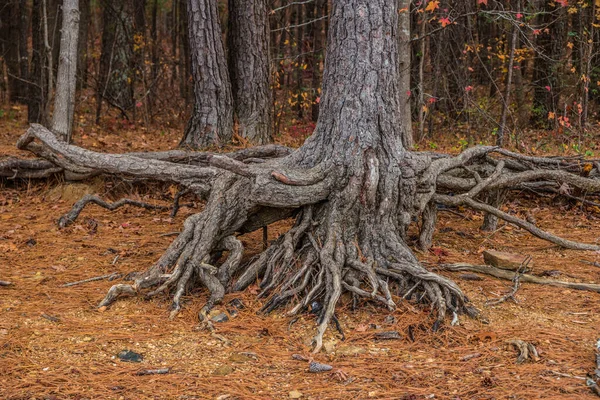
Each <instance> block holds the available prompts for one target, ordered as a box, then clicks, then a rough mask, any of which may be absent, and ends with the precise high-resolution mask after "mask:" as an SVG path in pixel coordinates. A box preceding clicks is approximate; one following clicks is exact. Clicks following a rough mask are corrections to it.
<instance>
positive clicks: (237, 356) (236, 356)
mask: <svg viewBox="0 0 600 400" xmlns="http://www.w3.org/2000/svg"><path fill="white" fill-rule="evenodd" d="M254 360H255V359H254V358H252V357H251V356H250V355H248V354H242V353H233V354H232V355H230V356H229V361H231V362H234V363H246V362H250V361H254Z"/></svg>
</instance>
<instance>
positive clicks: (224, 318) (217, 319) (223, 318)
mask: <svg viewBox="0 0 600 400" xmlns="http://www.w3.org/2000/svg"><path fill="white" fill-rule="evenodd" d="M210 320H211V321H212V322H227V321H229V317H228V316H227V314H225V313H224V312H222V313H219V314H217V315H215V316H213V317H211V318H210Z"/></svg>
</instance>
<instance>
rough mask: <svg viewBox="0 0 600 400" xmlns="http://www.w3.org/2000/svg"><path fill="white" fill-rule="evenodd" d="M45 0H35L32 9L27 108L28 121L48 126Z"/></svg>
mask: <svg viewBox="0 0 600 400" xmlns="http://www.w3.org/2000/svg"><path fill="white" fill-rule="evenodd" d="M43 1H44V0H33V5H32V9H31V50H32V51H31V70H30V73H29V77H30V80H31V85H30V86H29V94H28V98H29V103H28V107H27V121H28V122H30V123H39V124H42V125H47V114H46V112H45V110H46V97H47V89H48V83H47V77H48V75H47V71H48V68H47V58H46V48H45V46H44V21H43V15H44V14H43V4H42V2H43Z"/></svg>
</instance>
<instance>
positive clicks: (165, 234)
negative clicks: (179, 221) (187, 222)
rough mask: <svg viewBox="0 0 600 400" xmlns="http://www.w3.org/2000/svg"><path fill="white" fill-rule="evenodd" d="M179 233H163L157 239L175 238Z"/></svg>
mask: <svg viewBox="0 0 600 400" xmlns="http://www.w3.org/2000/svg"><path fill="white" fill-rule="evenodd" d="M180 233H181V232H167V233H163V234H162V235H158V237H167V236H177V235H179V234H180Z"/></svg>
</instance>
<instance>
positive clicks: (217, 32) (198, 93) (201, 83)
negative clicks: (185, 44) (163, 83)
mask: <svg viewBox="0 0 600 400" xmlns="http://www.w3.org/2000/svg"><path fill="white" fill-rule="evenodd" d="M187 11H188V29H189V39H190V50H191V56H192V76H193V78H194V110H193V111H192V116H191V117H190V120H189V121H188V124H187V127H186V128H185V133H184V136H183V139H182V140H181V143H180V145H181V146H187V147H192V148H200V147H206V146H209V145H217V146H222V145H224V144H227V143H229V141H230V140H231V137H232V135H233V98H232V94H231V83H230V81H229V75H228V73H227V63H226V61H225V50H224V49H223V39H222V37H221V26H220V23H219V13H218V11H217V2H216V1H215V0H188V2H187Z"/></svg>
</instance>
